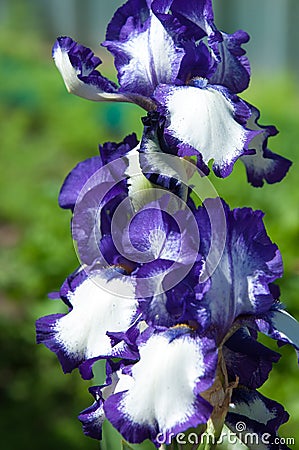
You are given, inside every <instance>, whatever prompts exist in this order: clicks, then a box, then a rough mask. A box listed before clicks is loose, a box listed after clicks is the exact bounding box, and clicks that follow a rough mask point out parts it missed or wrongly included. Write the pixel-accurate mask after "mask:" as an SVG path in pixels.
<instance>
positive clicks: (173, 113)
mask: <svg viewBox="0 0 299 450" xmlns="http://www.w3.org/2000/svg"><path fill="white" fill-rule="evenodd" d="M192 84H193V85H189V86H166V85H160V86H159V87H158V88H157V90H156V92H155V98H156V100H157V101H158V103H159V104H160V107H159V108H158V110H159V111H160V112H161V113H162V114H163V115H165V116H166V118H167V127H166V133H168V134H169V135H170V136H172V137H173V138H174V139H176V140H177V145H178V147H179V151H178V156H190V154H193V155H198V154H199V155H200V158H202V160H203V167H200V168H202V169H203V170H204V171H206V170H207V165H208V163H209V161H210V160H214V164H213V170H214V172H215V174H216V175H217V176H219V177H227V176H228V175H229V174H230V173H231V171H232V169H233V166H234V163H235V161H236V160H237V159H238V158H239V157H240V156H242V155H244V154H246V153H248V143H249V142H250V141H251V140H252V139H253V137H254V136H255V135H256V134H257V133H258V131H249V130H247V129H246V128H245V123H246V121H247V120H248V118H249V116H250V109H249V108H248V107H247V105H246V104H245V103H244V102H243V101H242V100H241V99H239V98H238V97H237V96H235V95H231V94H230V93H229V92H228V90H227V89H225V88H223V87H220V86H216V85H213V86H212V85H209V84H208V82H207V80H204V79H201V78H199V79H193V80H192ZM190 148H191V149H192V148H193V152H190Z"/></svg>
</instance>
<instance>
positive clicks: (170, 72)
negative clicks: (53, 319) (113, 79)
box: [103, 0, 184, 109]
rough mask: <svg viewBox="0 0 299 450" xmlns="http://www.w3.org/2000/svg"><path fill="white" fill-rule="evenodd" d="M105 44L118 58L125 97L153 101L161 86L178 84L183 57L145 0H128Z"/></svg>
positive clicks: (113, 20)
mask: <svg viewBox="0 0 299 450" xmlns="http://www.w3.org/2000/svg"><path fill="white" fill-rule="evenodd" d="M103 45H104V46H105V47H107V48H108V50H109V51H110V52H111V53H112V54H113V55H114V57H115V66H116V68H117V71H118V79H119V83H120V86H121V92H123V93H124V95H126V93H127V92H134V93H137V94H139V95H141V96H143V97H147V98H150V97H151V96H152V94H153V92H154V90H155V88H156V87H157V86H158V84H160V83H171V82H174V81H175V79H176V77H177V74H178V71H179V67H180V62H181V59H182V58H183V56H184V50H183V49H182V48H180V47H178V46H176V45H175V42H174V39H173V38H172V36H171V34H169V33H168V32H167V31H166V29H165V28H164V26H163V25H162V23H161V22H160V21H159V19H158V17H157V16H156V15H155V14H153V12H152V11H151V9H150V4H148V2H147V1H146V0H129V1H127V3H125V4H124V5H123V6H121V7H120V8H119V9H118V10H117V11H116V13H115V15H114V17H113V19H112V20H111V22H110V24H109V25H108V28H107V35H106V41H105V42H104V43H103ZM147 109H154V104H153V105H152V107H151V108H147Z"/></svg>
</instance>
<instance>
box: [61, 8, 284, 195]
mask: <svg viewBox="0 0 299 450" xmlns="http://www.w3.org/2000/svg"><path fill="white" fill-rule="evenodd" d="M206 38H207V44H206V43H204V40H205V39H206ZM248 39H249V36H248V35H247V33H245V32H243V31H238V32H236V33H234V34H231V35H230V34H226V33H222V32H220V31H219V30H218V29H217V28H216V26H215V23H214V17H213V11H212V3H211V0H201V1H191V2H188V5H186V4H185V2H182V1H180V0H173V1H171V0H169V1H161V0H153V1H151V0H129V1H127V3H125V4H124V5H123V6H122V7H120V8H119V9H118V10H117V11H116V13H115V15H114V17H113V18H112V20H111V22H110V24H109V25H108V28H107V34H106V41H105V42H104V43H103V45H104V46H105V47H107V49H108V50H109V51H110V52H111V53H112V54H113V56H114V58H115V66H116V69H117V74H118V82H119V86H117V85H116V84H115V83H113V82H111V81H109V80H108V79H107V78H105V77H104V76H103V75H101V73H100V72H99V71H98V70H97V67H98V65H99V64H101V60H100V59H99V58H98V57H96V56H94V54H93V52H92V51H91V50H90V49H88V48H86V47H83V46H82V45H79V44H77V43H76V42H74V41H73V40H72V39H71V38H68V37H61V38H58V40H57V41H56V43H55V45H54V48H53V57H54V60H55V63H56V65H57V67H58V69H59V71H60V72H61V74H62V76H63V79H64V82H65V84H66V87H67V89H68V90H69V92H71V93H74V94H76V95H79V96H81V97H84V98H87V99H90V100H95V101H121V102H123V101H128V102H133V103H136V104H138V105H139V106H141V107H143V108H144V109H145V110H147V111H152V110H155V109H158V111H159V112H160V113H161V114H163V115H165V117H166V119H167V126H166V128H165V134H166V136H167V137H168V139H171V140H172V141H173V143H174V144H175V146H176V154H177V155H178V156H191V155H194V156H196V157H197V159H198V161H197V162H198V167H199V168H200V169H201V170H202V171H203V172H205V173H208V171H209V169H208V163H209V161H210V160H213V161H214V163H213V170H214V172H215V173H216V175H217V176H220V177H226V176H228V175H229V174H230V173H231V171H232V169H233V166H234V163H235V161H236V160H237V159H239V158H242V160H243V162H244V164H245V165H246V169H247V173H248V179H249V181H250V182H251V183H252V184H253V185H254V186H260V185H261V184H262V183H263V179H265V180H266V181H267V182H270V183H273V182H277V181H280V180H281V179H282V178H283V177H284V176H285V174H286V172H287V170H288V168H289V166H290V164H291V163H290V162H289V161H288V160H286V159H285V158H282V157H280V156H278V155H276V154H273V153H272V152H270V151H269V150H268V149H267V148H266V147H267V140H268V137H269V136H271V135H274V134H275V133H273V127H265V128H262V127H260V126H257V125H256V122H255V119H256V116H257V114H259V113H258V112H257V113H256V111H257V110H256V109H255V108H254V107H251V105H248V104H247V103H245V102H244V101H242V100H241V99H240V98H239V97H238V96H237V95H236V94H237V93H239V92H242V91H243V90H244V89H246V87H247V86H248V83H249V78H250V69H249V62H248V59H247V57H246V56H245V51H244V50H243V49H242V44H244V43H246V42H247V41H248ZM261 149H262V150H261ZM243 158H245V159H243Z"/></svg>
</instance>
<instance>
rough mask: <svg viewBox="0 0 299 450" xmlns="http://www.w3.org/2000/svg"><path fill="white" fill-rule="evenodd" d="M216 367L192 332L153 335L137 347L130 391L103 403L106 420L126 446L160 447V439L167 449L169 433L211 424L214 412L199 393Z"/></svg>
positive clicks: (211, 349) (204, 342) (208, 345)
mask: <svg viewBox="0 0 299 450" xmlns="http://www.w3.org/2000/svg"><path fill="white" fill-rule="evenodd" d="M216 365H217V350H216V349H215V346H214V343H213V341H210V340H208V339H207V338H202V339H201V338H199V337H198V336H196V334H195V333H193V332H192V331H191V329H190V328H188V327H184V326H181V327H178V328H172V329H169V330H168V331H166V332H164V333H154V334H152V335H150V337H149V338H148V339H147V340H146V341H145V342H143V343H141V344H140V361H138V362H137V363H136V364H135V365H133V366H132V370H131V377H132V384H131V386H130V388H129V389H128V390H127V391H124V392H119V393H118V394H114V395H111V396H110V397H109V398H108V399H107V400H106V402H105V405H104V410H105V413H106V417H107V418H108V419H109V420H110V422H111V423H112V425H113V426H114V427H115V428H116V429H117V430H118V431H119V432H120V433H121V434H122V435H123V437H124V438H125V439H126V440H127V441H129V442H132V443H139V442H142V441H144V440H145V439H151V440H152V441H153V442H156V443H158V442H159V441H158V439H159V433H162V436H163V437H164V439H165V440H166V442H168V443H169V442H170V440H171V433H174V434H175V435H176V434H177V433H179V432H180V431H184V430H187V429H188V428H190V427H196V426H197V425H199V424H201V423H206V422H207V420H208V419H209V417H210V414H211V412H212V406H211V405H210V404H209V403H208V402H207V401H205V400H204V399H203V398H202V397H201V396H200V393H201V392H203V391H204V390H206V389H208V388H209V387H210V386H211V385H212V384H213V381H214V377H215V371H216ZM149 373H150V374H151V376H150V377H149V376H148V374H149ZM173 373H175V374H176V376H175V377H173V376H170V374H173ZM191 374H192V375H191Z"/></svg>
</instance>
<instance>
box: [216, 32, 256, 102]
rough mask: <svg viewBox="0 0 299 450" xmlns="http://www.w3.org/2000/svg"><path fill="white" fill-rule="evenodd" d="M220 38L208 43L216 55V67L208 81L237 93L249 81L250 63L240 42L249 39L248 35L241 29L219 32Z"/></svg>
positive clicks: (242, 89) (246, 85)
mask: <svg viewBox="0 0 299 450" xmlns="http://www.w3.org/2000/svg"><path fill="white" fill-rule="evenodd" d="M221 35H222V40H221V41H218V42H217V41H215V40H214V42H211V43H210V46H211V48H212V50H213V51H214V54H215V55H216V56H217V59H218V61H217V69H216V72H215V73H214V74H213V75H212V76H211V78H210V80H209V81H210V83H212V84H221V85H222V86H225V87H227V88H228V89H229V90H230V91H231V92H233V93H235V94H237V93H239V92H243V91H244V90H245V89H247V87H248V85H249V81H250V64H249V61H248V58H247V57H246V56H245V50H243V49H242V47H241V46H242V44H245V43H246V42H248V41H249V35H248V34H247V33H246V32H245V31H242V30H239V31H236V32H235V33H233V34H226V33H221Z"/></svg>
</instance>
